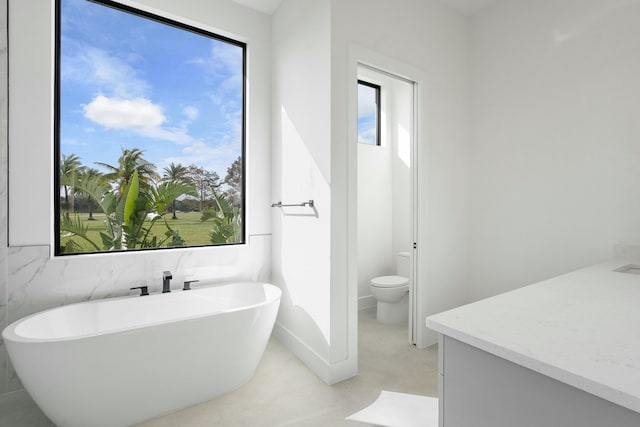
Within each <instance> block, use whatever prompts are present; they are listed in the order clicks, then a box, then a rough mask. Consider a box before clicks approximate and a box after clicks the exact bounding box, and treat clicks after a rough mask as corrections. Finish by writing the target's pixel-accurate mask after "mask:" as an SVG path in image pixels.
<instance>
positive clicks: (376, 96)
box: [358, 80, 381, 145]
mask: <svg viewBox="0 0 640 427" xmlns="http://www.w3.org/2000/svg"><path fill="white" fill-rule="evenodd" d="M358 142H360V143H362V144H369V145H381V136H380V86H379V85H376V84H373V83H369V82H366V81H364V80H358Z"/></svg>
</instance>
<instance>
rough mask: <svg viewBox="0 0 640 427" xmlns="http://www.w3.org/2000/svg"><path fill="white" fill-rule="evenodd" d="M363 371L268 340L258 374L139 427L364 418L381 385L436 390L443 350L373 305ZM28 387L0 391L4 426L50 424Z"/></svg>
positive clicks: (362, 347) (364, 317) (365, 321)
mask: <svg viewBox="0 0 640 427" xmlns="http://www.w3.org/2000/svg"><path fill="white" fill-rule="evenodd" d="M358 331H359V368H358V370H359V373H358V375H357V376H356V377H353V378H351V379H348V380H346V381H343V382H341V383H338V384H335V385H333V386H328V385H326V384H325V383H323V382H322V381H321V380H320V379H318V377H316V376H315V374H313V373H312V372H311V371H310V370H309V369H308V368H307V367H306V366H305V365H304V364H303V363H302V362H300V361H299V360H298V359H297V358H296V357H295V356H294V355H292V354H291V353H290V352H289V351H288V350H287V349H285V348H284V347H283V346H282V345H281V344H280V343H279V342H278V341H276V340H271V342H270V343H269V345H268V347H267V351H266V352H265V355H264V357H263V360H262V361H261V363H260V366H259V367H258V370H257V371H256V374H255V376H254V377H253V379H252V380H251V381H250V382H249V383H248V384H246V385H245V386H243V387H241V388H240V389H238V390H236V391H234V392H232V393H229V394H226V395H224V396H221V397H219V398H217V399H214V400H212V401H209V402H204V403H201V404H198V405H195V406H192V407H189V408H187V409H184V410H182V411H178V412H175V413H173V414H169V415H166V416H163V417H160V418H156V419H153V420H149V421H146V422H144V423H141V424H139V425H138V426H137V427H169V426H171V427H175V426H180V427H210V426H225V427H227V426H248V427H254V426H255V427H262V426H264V427H272V426H305V427H315V426H318V427H320V426H322V427H325V426H332V427H333V426H353V427H357V426H364V424H362V423H358V422H354V421H345V420H344V418H345V417H346V416H347V415H350V414H352V413H353V412H356V411H358V410H360V409H362V408H364V407H365V406H368V405H369V404H370V403H372V402H373V401H374V400H375V399H376V398H377V396H378V394H379V393H380V391H381V390H388V391H396V392H402V393H413V394H420V395H426V396H436V395H437V390H438V382H437V381H438V380H437V377H438V368H437V358H438V351H437V348H436V346H432V347H429V348H427V349H424V350H418V349H416V348H415V347H413V346H411V345H409V344H408V343H407V329H406V326H387V325H381V324H379V323H377V322H376V320H375V309H370V310H363V311H361V312H360V315H359V329H358ZM52 425H53V424H51V422H50V421H48V420H47V418H46V417H45V416H44V415H43V414H42V413H41V412H40V411H39V410H38V408H37V407H36V406H35V405H34V404H33V402H32V401H31V399H29V397H28V395H26V393H25V392H17V393H12V394H9V395H5V396H3V397H2V398H0V427H5V426H6V427H40V426H47V427H48V426H52Z"/></svg>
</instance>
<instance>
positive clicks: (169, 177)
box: [59, 148, 243, 253]
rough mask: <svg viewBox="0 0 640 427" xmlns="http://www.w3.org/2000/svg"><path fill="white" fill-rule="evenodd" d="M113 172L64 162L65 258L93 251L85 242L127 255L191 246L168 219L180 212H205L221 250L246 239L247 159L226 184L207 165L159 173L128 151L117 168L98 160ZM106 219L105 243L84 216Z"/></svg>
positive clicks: (70, 158) (71, 159)
mask: <svg viewBox="0 0 640 427" xmlns="http://www.w3.org/2000/svg"><path fill="white" fill-rule="evenodd" d="M96 165H98V166H100V167H101V168H102V169H103V170H105V171H106V172H101V171H99V170H98V169H96V168H92V167H88V166H86V165H83V164H82V162H81V159H80V158H79V157H78V156H77V155H75V154H70V155H63V156H62V158H61V161H60V170H59V184H60V187H61V192H60V193H61V194H60V230H59V232H60V239H59V240H60V241H62V237H63V236H64V237H65V242H64V244H62V243H61V247H60V248H59V250H60V252H62V253H70V252H72V253H75V252H81V251H83V252H86V250H83V249H82V245H81V244H79V243H78V240H80V241H84V243H85V245H87V244H88V245H89V246H91V247H92V248H93V249H91V250H89V251H103V250H123V249H124V250H128V249H134V248H151V247H161V246H167V247H173V246H186V245H187V242H185V241H184V240H183V239H182V238H181V236H180V234H179V231H178V230H177V229H173V228H172V227H171V226H170V225H169V223H168V222H167V221H166V218H165V214H167V213H171V218H172V219H177V215H176V214H177V212H178V211H198V212H201V213H202V215H201V219H200V220H201V221H203V222H204V221H208V220H209V221H210V222H211V227H212V228H211V231H210V237H211V242H212V243H214V244H220V243H236V242H238V241H239V239H241V238H242V236H241V232H242V219H241V218H242V215H241V208H242V175H243V174H242V160H241V158H240V157H238V158H237V159H236V160H235V161H234V162H233V163H232V164H231V165H230V166H229V168H228V169H227V173H226V175H225V177H224V179H221V178H220V176H219V175H218V174H217V173H216V172H215V171H208V170H206V169H204V168H202V167H200V166H196V165H189V166H184V165H182V164H175V163H171V164H169V165H168V166H167V167H165V168H164V169H163V171H162V174H161V175H160V174H159V173H158V172H157V167H156V166H155V165H154V164H152V163H150V162H148V161H147V160H146V159H145V158H144V151H142V150H140V149H138V148H133V149H122V154H121V156H120V157H119V159H118V163H117V164H115V165H111V164H107V163H101V162H97V163H96ZM94 212H102V213H104V214H105V215H106V221H105V223H106V228H105V231H104V232H101V233H100V241H99V242H97V241H96V239H95V237H93V236H91V235H90V233H88V227H87V226H86V225H84V224H83V222H82V221H81V219H80V218H79V216H78V214H79V213H88V215H89V217H88V219H89V220H91V219H92V218H93V213H94ZM159 220H163V222H164V226H165V230H164V233H162V234H161V237H158V235H157V233H152V232H151V229H152V227H153V225H154V224H156V223H157V222H158V221H159Z"/></svg>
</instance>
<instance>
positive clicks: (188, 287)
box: [182, 279, 200, 291]
mask: <svg viewBox="0 0 640 427" xmlns="http://www.w3.org/2000/svg"><path fill="white" fill-rule="evenodd" d="M199 281H200V280H198V279H192V280H185V281H184V287H183V288H182V290H183V291H190V290H191V284H192V283H195V282H199Z"/></svg>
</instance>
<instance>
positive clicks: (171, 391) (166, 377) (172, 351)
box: [2, 283, 281, 427]
mask: <svg viewBox="0 0 640 427" xmlns="http://www.w3.org/2000/svg"><path fill="white" fill-rule="evenodd" d="M280 295H281V291H280V289H278V288H276V287H275V286H273V285H268V284H262V283H231V284H224V285H216V286H211V287H202V288H195V289H194V290H191V291H174V292H171V293H167V294H157V295H150V296H144V297H125V298H113V299H105V300H98V301H91V302H84V303H79V304H72V305H67V306H63V307H58V308H54V309H52V310H47V311H43V312H40V313H37V314H34V315H32V316H29V317H25V318H23V319H21V320H18V321H16V322H14V323H12V324H11V325H9V326H8V327H7V328H6V329H5V330H4V331H3V333H2V336H3V338H4V340H5V342H6V346H7V350H8V352H9V356H10V358H11V362H12V363H13V366H14V367H15V370H16V372H17V374H18V377H20V380H22V383H23V384H24V387H25V388H26V389H27V391H28V392H29V394H30V395H31V397H32V398H33V400H35V402H36V403H37V404H38V406H39V407H40V408H41V409H42V411H43V412H44V413H45V414H46V415H47V416H48V417H49V418H50V419H51V420H52V421H53V422H54V423H55V424H56V425H58V426H60V427H62V426H74V427H77V426H82V427H89V426H108V427H115V426H128V425H131V424H133V423H136V422H140V421H143V420H146V419H149V418H153V417H155V416H158V415H162V414H166V413H169V412H173V411H175V410H178V409H181V408H184V407H187V406H190V405H193V404H195V403H198V402H202V401H205V400H209V399H212V398H214V397H216V396H219V395H221V394H224V393H226V392H229V391H231V390H234V389H236V388H238V387H240V386H241V385H243V384H245V383H246V382H247V381H249V379H251V377H252V376H253V373H254V372H255V369H256V367H257V365H258V362H259V361H260V359H261V357H262V354H263V352H264V349H265V347H266V345H267V341H268V340H269V336H270V335H271V331H272V329H273V325H274V323H275V319H276V314H277V312H278V307H279V304H280Z"/></svg>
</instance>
